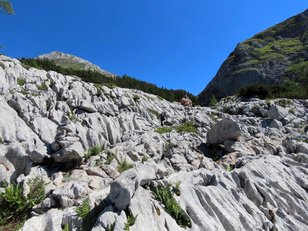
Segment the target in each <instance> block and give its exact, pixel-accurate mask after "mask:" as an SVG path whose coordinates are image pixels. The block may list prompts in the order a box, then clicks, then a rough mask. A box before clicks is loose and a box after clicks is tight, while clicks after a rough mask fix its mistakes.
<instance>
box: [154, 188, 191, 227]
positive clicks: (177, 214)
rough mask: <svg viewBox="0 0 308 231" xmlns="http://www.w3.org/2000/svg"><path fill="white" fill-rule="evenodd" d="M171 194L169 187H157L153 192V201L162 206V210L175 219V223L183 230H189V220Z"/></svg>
mask: <svg viewBox="0 0 308 231" xmlns="http://www.w3.org/2000/svg"><path fill="white" fill-rule="evenodd" d="M172 192H173V190H172V188H171V186H170V185H168V186H167V187H162V186H157V187H155V188H154V190H153V193H154V197H155V199H156V200H158V201H159V202H161V203H162V204H163V205H164V209H165V210H166V212H167V213H169V214H170V215H171V216H172V217H173V218H174V219H175V221H176V223H177V224H178V225H180V226H181V227H183V228H186V227H189V228H191V220H190V218H189V217H188V216H187V215H186V213H185V212H184V210H183V209H182V208H181V206H180V204H179V203H178V202H177V201H176V199H175V198H174V196H173V193H172Z"/></svg>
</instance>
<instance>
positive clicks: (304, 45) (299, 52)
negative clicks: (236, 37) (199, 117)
mask: <svg viewBox="0 0 308 231" xmlns="http://www.w3.org/2000/svg"><path fill="white" fill-rule="evenodd" d="M286 78H290V79H293V80H295V81H297V82H300V84H303V83H302V82H303V81H304V80H305V82H307V81H306V80H307V79H308V10H306V11H305V12H303V13H301V14H299V15H296V16H294V17H292V18H290V19H288V20H286V21H284V22H282V23H280V24H277V25H275V26H273V27H271V28H269V29H268V30H266V31H264V32H262V33H259V34H257V35H255V36H254V37H252V38H250V39H248V40H246V41H244V42H242V43H240V44H238V45H237V46H236V48H235V50H234V51H233V52H232V53H231V54H230V55H229V57H228V58H227V60H226V61H225V62H224V63H223V64H222V66H221V67H220V69H219V70H218V72H217V74H216V76H215V77H214V78H213V80H212V81H211V82H210V83H209V84H208V85H207V87H206V88H205V89H204V90H203V91H202V92H201V93H200V95H199V101H200V103H201V104H202V105H206V104H208V102H209V99H210V97H211V96H212V95H214V96H216V97H217V98H222V97H225V96H230V95H234V94H236V93H237V92H238V91H239V90H240V89H241V88H244V87H246V86H249V85H254V84H270V85H274V84H276V85H277V84H281V83H283V81H284V80H285V79H286Z"/></svg>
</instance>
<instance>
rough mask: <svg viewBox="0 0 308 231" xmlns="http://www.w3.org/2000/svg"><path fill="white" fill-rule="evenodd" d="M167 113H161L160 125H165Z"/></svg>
mask: <svg viewBox="0 0 308 231" xmlns="http://www.w3.org/2000/svg"><path fill="white" fill-rule="evenodd" d="M166 117H167V114H166V112H162V113H160V125H161V126H164V121H165V120H166Z"/></svg>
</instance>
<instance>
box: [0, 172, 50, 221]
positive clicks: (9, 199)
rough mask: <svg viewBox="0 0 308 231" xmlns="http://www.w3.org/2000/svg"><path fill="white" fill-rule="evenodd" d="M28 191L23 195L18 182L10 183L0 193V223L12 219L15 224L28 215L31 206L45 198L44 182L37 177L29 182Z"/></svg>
mask: <svg viewBox="0 0 308 231" xmlns="http://www.w3.org/2000/svg"><path fill="white" fill-rule="evenodd" d="M29 187H30V193H29V194H28V196H27V197H25V196H24V195H23V189H22V187H21V186H20V185H19V184H10V185H9V186H7V187H6V188H5V191H4V192H3V193H1V194H0V225H6V224H9V223H10V221H13V220H14V222H15V223H16V224H17V223H19V221H20V220H22V221H23V220H24V219H25V217H27V216H28V215H29V212H30V210H31V208H32V207H33V206H34V205H36V204H39V203H41V202H42V201H43V200H44V198H45V188H44V183H43V181H42V180H40V179H39V178H35V179H33V180H31V181H30V182H29Z"/></svg>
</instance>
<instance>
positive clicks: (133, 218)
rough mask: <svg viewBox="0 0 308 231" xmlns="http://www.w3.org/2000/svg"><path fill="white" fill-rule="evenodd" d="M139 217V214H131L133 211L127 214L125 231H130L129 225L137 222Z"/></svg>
mask: <svg viewBox="0 0 308 231" xmlns="http://www.w3.org/2000/svg"><path fill="white" fill-rule="evenodd" d="M137 217H138V215H136V216H133V214H131V213H130V214H129V215H128V216H127V222H126V223H125V227H124V230H125V231H129V227H131V226H133V225H134V224H135V222H136V220H137Z"/></svg>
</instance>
